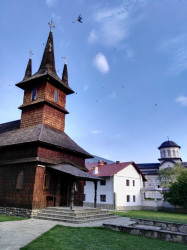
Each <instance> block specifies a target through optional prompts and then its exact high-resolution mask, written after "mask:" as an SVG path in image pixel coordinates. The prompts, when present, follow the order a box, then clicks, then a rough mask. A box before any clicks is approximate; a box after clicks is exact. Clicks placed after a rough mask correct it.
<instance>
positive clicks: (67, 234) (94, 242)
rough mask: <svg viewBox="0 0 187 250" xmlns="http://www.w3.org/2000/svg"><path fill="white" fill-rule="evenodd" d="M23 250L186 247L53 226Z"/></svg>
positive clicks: (168, 249) (169, 249)
mask: <svg viewBox="0 0 187 250" xmlns="http://www.w3.org/2000/svg"><path fill="white" fill-rule="evenodd" d="M21 249H22V250H36V249H45V250H52V249H55V250H59V249H63V250H66V249H68V250H75V249H76V250H79V249H80V250H100V249H102V250H105V249H106V250H120V249H121V250H122V249H128V250H139V249H142V250H150V249H151V250H158V249H164V250H173V249H180V250H183V249H185V250H186V245H183V244H180V243H174V242H166V241H162V240H156V239H150V238H146V237H142V236H136V235H129V234H126V233H121V232H116V231H112V230H110V229H106V228H101V227H100V228H86V227H63V226H55V227H53V228H52V229H51V230H49V231H48V232H46V233H44V234H43V235H41V236H40V237H38V238H37V239H36V240H34V241H32V242H31V243H29V244H28V245H27V246H25V247H23V248H21Z"/></svg>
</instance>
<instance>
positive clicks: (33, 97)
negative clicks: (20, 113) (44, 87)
mask: <svg viewBox="0 0 187 250" xmlns="http://www.w3.org/2000/svg"><path fill="white" fill-rule="evenodd" d="M36 93H37V89H36V88H34V89H33V91H32V101H35V100H36Z"/></svg>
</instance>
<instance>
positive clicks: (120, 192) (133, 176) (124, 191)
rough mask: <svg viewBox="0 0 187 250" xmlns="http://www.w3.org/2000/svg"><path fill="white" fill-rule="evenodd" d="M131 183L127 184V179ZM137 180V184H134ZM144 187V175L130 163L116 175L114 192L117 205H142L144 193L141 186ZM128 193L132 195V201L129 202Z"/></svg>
mask: <svg viewBox="0 0 187 250" xmlns="http://www.w3.org/2000/svg"><path fill="white" fill-rule="evenodd" d="M127 179H128V180H129V181H130V185H129V186H126V180H127ZM133 180H135V186H133ZM141 187H143V182H142V176H141V175H140V174H139V173H138V172H137V170H136V169H135V168H134V166H133V165H129V166H128V167H126V168H124V169H123V170H121V171H119V172H118V173H117V174H115V175H114V192H115V194H116V207H128V206H141V205H142V195H141V191H140V188H141ZM127 195H130V202H127ZM133 195H135V199H136V200H135V202H133Z"/></svg>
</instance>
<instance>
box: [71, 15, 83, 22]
mask: <svg viewBox="0 0 187 250" xmlns="http://www.w3.org/2000/svg"><path fill="white" fill-rule="evenodd" d="M76 21H77V22H79V23H83V22H82V16H81V15H79V16H78V17H77V20H76ZM76 21H73V22H72V23H75V22H76Z"/></svg>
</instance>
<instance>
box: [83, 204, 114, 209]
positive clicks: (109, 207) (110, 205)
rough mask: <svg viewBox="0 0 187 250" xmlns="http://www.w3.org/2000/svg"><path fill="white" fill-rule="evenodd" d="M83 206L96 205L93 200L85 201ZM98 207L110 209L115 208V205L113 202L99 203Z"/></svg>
mask: <svg viewBox="0 0 187 250" xmlns="http://www.w3.org/2000/svg"><path fill="white" fill-rule="evenodd" d="M83 206H84V207H94V203H91V202H83ZM97 208H104V209H109V210H113V209H114V205H113V204H100V203H98V204H97Z"/></svg>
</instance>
